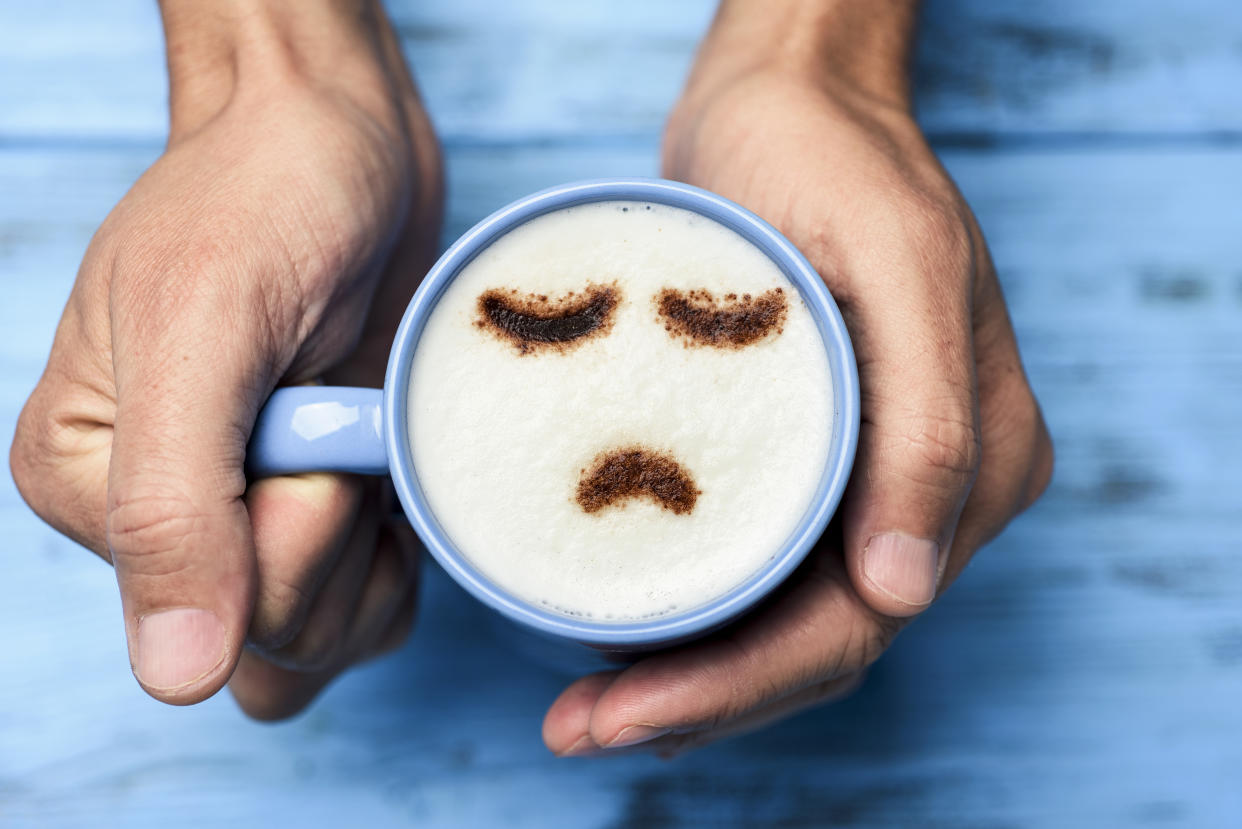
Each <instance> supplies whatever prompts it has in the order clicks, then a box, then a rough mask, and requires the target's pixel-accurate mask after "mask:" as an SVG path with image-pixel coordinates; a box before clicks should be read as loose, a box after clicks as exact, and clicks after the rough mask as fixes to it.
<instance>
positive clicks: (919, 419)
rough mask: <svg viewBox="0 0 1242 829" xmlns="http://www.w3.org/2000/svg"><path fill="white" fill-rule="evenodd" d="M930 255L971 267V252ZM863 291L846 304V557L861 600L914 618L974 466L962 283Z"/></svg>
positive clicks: (966, 299)
mask: <svg viewBox="0 0 1242 829" xmlns="http://www.w3.org/2000/svg"><path fill="white" fill-rule="evenodd" d="M927 256H930V257H931V258H932V260H933V261H935V262H937V263H939V264H940V267H944V268H954V269H959V270H958V272H960V273H962V274H967V273H969V272H970V271H969V269H970V262H969V252H968V251H966V252H965V253H962V252H960V251H955V250H949V251H942V252H939V253H938V254H937V253H936V252H934V251H933V252H931V253H928V254H927ZM902 264H903V263H902V262H901V261H900V260H898V262H897V266H900V265H902ZM916 266H921V267H926V263H919V262H917V261H911V262H909V263H908V265H907V267H909V268H911V269H912V270H910V271H908V273H913V274H915V275H916V276H917V274H919V271H918V270H914V268H915V267H916ZM946 283H948V284H951V285H955V286H957V287H955V288H952V289H950V290H947V291H946V290H945V289H944V288H942V287H940V286H942V285H943V284H946ZM959 283H960V284H959ZM868 287H869V289H871V288H872V287H873V286H870V285H869V286H868ZM872 293H873V296H871V297H869V300H868V302H867V303H865V304H863V305H862V306H860V307H856V308H854V309H853V319H854V322H855V325H854V329H853V330H852V332H851V333H852V334H853V335H854V342H855V347H856V350H857V353H858V361H859V363H858V368H859V381H860V386H861V393H862V422H861V426H860V429H859V436H858V439H859V444H858V454H857V458H856V461H855V465H854V473H853V476H852V477H851V479H850V485H849V488H848V489H847V491H846V495H845V499H844V502H843V505H842V506H843V517H844V535H845V555H846V562H847V565H848V567H849V572H850V577H851V579H852V581H853V583H854V587H855V589H856V590H857V591H858V594H859V595H860V596H861V597H862V598H863V600H864V601H866V602H867V604H868V605H870V606H871V607H872V608H873V609H874V610H876V611H877V612H879V613H883V614H885V615H889V616H911V615H914V614H916V613H918V612H920V611H921V610H923V609H924V608H926V607H927V606H928V605H929V604H930V603H931V602H932V600H933V599H934V598H935V596H936V592H937V587H938V582H939V575H940V572H941V569H942V566H943V563H944V558H945V556H944V554H945V553H947V552H948V550H949V548H950V545H951V544H952V540H953V532H954V528H955V527H956V524H957V519H958V515H959V514H960V512H961V509H962V505H963V503H964V502H965V500H966V496H967V494H968V493H969V492H970V488H971V485H972V483H973V481H974V477H975V473H976V471H977V468H978V462H979V455H980V446H979V437H978V414H977V406H976V398H975V391H974V389H975V378H974V353H973V348H972V331H971V320H970V285H969V282H968V281H967V279H966V278H965V276H963V278H962V279H960V280H955V279H952V278H948V279H945V278H942V275H940V274H937V275H936V278H934V279H922V278H921V277H917V278H911V277H909V276H903V278H902V279H899V280H896V281H894V282H893V283H892V284H888V283H885V282H884V281H883V280H880V281H879V282H878V283H877V284H876V285H875V286H874V290H872Z"/></svg>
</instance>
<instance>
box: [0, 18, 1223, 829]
mask: <svg viewBox="0 0 1242 829" xmlns="http://www.w3.org/2000/svg"><path fill="white" fill-rule="evenodd" d="M394 6H395V12H396V16H397V19H398V21H399V24H400V27H401V31H402V34H403V37H404V39H405V42H406V45H407V50H408V51H409V53H410V55H411V57H412V59H413V61H414V63H415V64H416V65H417V67H418V69H419V71H420V74H421V76H422V81H423V83H424V85H425V86H426V87H427V90H428V97H429V99H430V100H431V102H432V105H433V109H434V110H435V113H436V116H437V119H438V121H439V123H440V124H441V126H442V127H443V128H444V129H446V130H447V132H448V135H449V138H448V148H449V185H450V201H449V220H448V227H447V229H446V234H445V235H446V239H452V238H455V236H456V235H457V234H459V233H460V232H462V231H463V230H465V229H466V228H467V227H469V226H470V225H471V224H472V223H473V222H475V221H476V220H478V219H479V218H481V217H482V216H484V215H486V214H487V213H488V212H490V211H491V210H493V209H494V208H496V207H497V206H499V205H501V204H503V203H504V202H506V201H508V200H510V199H512V198H515V197H517V196H520V195H523V194H525V193H528V192H531V191H533V190H535V189H537V188H539V187H542V186H545V185H549V184H554V183H558V182H561V181H565V180H569V179H574V178H584V177H594V176H603V175H614V174H636V173H637V174H649V173H653V172H654V171H655V169H656V150H657V135H658V129H659V124H660V120H661V118H662V113H663V109H664V107H665V106H666V105H667V103H668V102H669V101H670V100H671V98H672V96H673V95H675V93H676V89H677V86H678V85H679V83H680V77H681V73H682V72H683V71H684V68H685V66H686V64H687V61H688V60H689V52H690V49H691V48H692V45H693V41H694V39H695V37H696V36H697V33H698V31H699V30H700V29H701V28H702V26H703V25H704V23H705V21H706V19H707V16H708V14H709V11H710V4H709V3H708V2H706V1H705V0H702V1H700V0H694V2H684V3H676V4H673V3H666V2H657V0H643V2H635V3H629V4H623V5H621V6H619V5H616V4H612V5H597V4H586V3H577V4H574V3H556V2H552V0H542V2H525V3H520V4H519V3H514V4H506V3H485V2H483V0H456V2H454V3H444V2H414V0H410V2H403V3H398V4H394ZM1162 9H1163V11H1161V10H1162ZM1240 23H1242V11H1240V10H1239V9H1238V7H1237V5H1236V4H1235V3H1226V2H1207V0H1200V1H1199V2H1190V3H1184V4H1180V5H1179V6H1178V9H1177V11H1176V13H1170V12H1169V11H1168V8H1167V5H1166V4H1158V3H1155V2H1147V0H1144V1H1143V2H1133V3H1126V4H1118V3H1093V4H1083V3H1071V2H1068V0H1061V1H1058V2H1051V0H1049V1H1048V2H1031V3H1024V4H998V3H991V2H987V0H973V1H972V2H965V0H962V1H961V2H947V1H946V2H931V3H930V4H929V10H928V26H929V29H928V34H927V36H926V37H925V38H924V40H923V47H922V48H923V53H922V57H921V59H920V67H921V72H922V75H923V79H924V80H923V82H922V86H921V89H922V95H921V100H922V102H923V118H924V120H925V123H927V124H928V125H929V126H931V127H932V128H934V129H935V130H937V131H938V133H937V134H938V135H939V142H938V144H939V146H940V148H941V150H942V155H943V157H944V159H945V162H946V164H947V166H948V167H949V169H950V171H951V172H952V173H953V175H954V176H955V177H956V178H957V180H958V181H959V183H960V185H961V187H962V189H963V190H964V192H965V193H966V195H967V197H968V198H969V200H970V201H971V203H972V204H973V205H974V207H975V208H976V211H977V212H978V214H979V217H980V220H981V222H982V224H983V226H984V230H985V232H986V233H987V235H988V238H989V240H990V242H991V245H992V248H993V252H994V254H995V257H996V260H997V264H998V267H999V270H1000V273H1001V278H1002V281H1003V283H1004V286H1005V290H1006V293H1007V296H1008V299H1009V303H1010V307H1011V311H1012V315H1013V318H1014V322H1015V325H1016V328H1017V330H1018V334H1019V338H1020V340H1021V343H1022V346H1023V350H1024V355H1025V358H1026V363H1027V368H1028V371H1029V373H1030V376H1031V379H1032V382H1033V384H1034V386H1035V388H1036V391H1037V393H1038V395H1039V397H1040V400H1041V402H1042V404H1043V406H1044V409H1045V413H1046V415H1047V418H1048V421H1049V423H1050V426H1051V428H1052V431H1053V433H1054V436H1055V439H1056V442H1057V448H1058V467H1057V473H1056V477H1055V479H1054V482H1053V486H1052V488H1051V490H1050V491H1049V493H1048V495H1047V497H1046V498H1045V499H1044V500H1043V501H1042V502H1041V503H1040V504H1039V505H1038V506H1037V508H1036V509H1035V510H1033V511H1032V512H1031V513H1029V514H1028V515H1026V516H1024V517H1023V518H1021V519H1020V520H1019V521H1018V522H1016V523H1015V524H1014V525H1013V526H1012V527H1011V528H1010V529H1009V530H1008V531H1007V532H1006V533H1005V534H1004V535H1003V536H1002V537H1001V538H1000V539H998V540H997V541H996V542H995V543H994V544H992V545H991V547H990V548H988V549H987V550H986V551H984V552H983V553H981V554H980V556H979V557H978V558H977V559H976V562H975V563H974V564H973V565H972V566H971V567H970V568H969V569H968V570H967V572H966V573H965V574H964V576H963V577H962V579H961V580H960V582H959V583H958V584H957V585H956V586H955V587H954V588H953V589H952V590H951V591H950V592H949V594H948V595H947V596H946V597H945V598H944V600H943V601H942V602H940V603H939V604H938V605H937V606H936V607H935V608H934V609H933V610H932V611H930V612H929V613H928V614H927V615H926V616H925V618H923V619H921V620H920V621H919V622H918V623H917V624H916V625H914V626H913V627H911V628H910V629H909V630H908V631H907V632H906V633H904V634H903V635H902V637H901V638H900V639H899V640H898V642H897V644H896V645H895V646H894V647H893V649H892V650H891V651H890V652H889V654H888V655H887V656H886V657H885V658H884V659H883V660H882V661H881V663H880V664H879V665H878V666H877V668H876V669H875V670H874V672H873V673H872V676H871V677H870V678H869V680H868V682H867V683H866V685H865V686H864V688H863V690H862V691H861V692H860V693H859V694H858V695H857V696H856V697H854V698H852V699H851V700H848V701H846V702H844V703H842V704H839V705H837V706H834V707H831V708H826V709H822V710H819V711H816V712H813V713H810V714H806V715H803V716H801V717H799V718H797V719H795V720H793V721H791V722H787V723H785V724H782V725H779V726H777V727H775V728H772V729H769V730H767V731H765V732H763V733H761V734H758V735H753V736H750V737H745V738H740V739H737V740H733V741H731V742H728V743H725V744H722V745H720V746H717V747H714V748H709V749H706V750H704V751H701V752H699V753H697V754H692V755H690V756H688V757H686V758H684V759H682V760H680V761H677V762H676V763H673V764H666V763H663V762H660V761H657V760H652V759H645V758H640V757H623V758H612V759H610V760H605V761H597V762H567V761H557V760H554V759H553V758H551V757H549V756H547V755H546V753H545V751H544V749H543V748H542V745H541V743H540V740H539V721H540V718H541V717H542V713H543V711H544V709H545V707H546V705H547V704H548V703H549V702H550V701H551V700H552V699H553V698H554V696H555V695H556V693H557V691H558V690H559V688H560V687H561V685H562V680H561V678H559V677H557V676H555V675H553V674H549V673H547V672H544V671H543V670H541V669H538V668H536V667H533V666H532V665H530V664H528V663H526V662H525V661H523V660H522V659H521V658H520V657H519V656H517V655H515V653H514V652H513V651H512V649H511V648H509V646H508V645H506V644H504V643H503V642H501V641H498V640H497V639H496V638H495V636H494V635H493V633H492V632H491V629H490V626H491V624H492V623H491V617H489V616H488V614H487V613H485V612H484V610H483V609H482V608H481V606H479V605H477V604H476V603H474V602H473V601H472V600H469V599H468V598H467V597H465V596H464V594H462V593H461V591H459V590H458V589H457V588H456V587H455V586H453V585H451V584H450V583H448V581H447V579H446V578H445V577H444V576H442V575H441V574H439V572H438V571H437V570H435V569H434V568H432V567H429V568H427V586H426V589H425V591H424V592H425V601H424V606H423V609H422V618H421V622H420V625H419V627H418V630H417V632H416V634H415V637H414V639H413V640H412V641H411V643H410V644H409V645H408V646H407V647H406V648H405V649H404V650H403V651H402V652H400V653H399V654H397V655H395V656H393V657H391V658H388V659H386V660H383V661H381V662H378V663H375V664H373V665H370V666H368V667H366V668H364V669H361V670H359V671H357V672H355V673H353V674H351V675H350V676H348V677H346V678H344V679H342V680H341V681H339V682H338V683H337V684H336V685H335V686H334V687H333V688H332V689H330V690H329V691H328V693H327V694H326V695H325V697H324V698H323V699H322V700H321V701H320V702H318V703H317V704H316V705H315V706H314V707H313V708H312V709H311V710H310V711H309V712H308V713H307V714H306V715H304V716H303V717H301V718H299V719H297V720H295V721H294V722H291V723H285V724H281V725H276V726H261V725H256V724H254V723H252V722H250V721H248V720H246V719H245V718H244V717H243V716H242V715H241V714H240V713H239V712H238V710H237V709H236V706H235V705H234V704H233V703H232V702H231V700H230V699H229V698H228V697H227V696H226V695H224V696H220V697H218V698H216V699H213V700H211V701H209V702H207V703H205V704H203V705H201V706H197V707H194V708H191V709H173V708H168V707H165V706H162V705H160V704H158V703H155V702H153V701H151V700H150V699H148V698H147V697H146V696H145V695H144V694H143V693H142V692H141V691H140V689H139V688H138V687H137V685H136V684H135V683H134V682H133V680H132V678H131V677H130V676H129V673H128V670H127V665H126V655H125V646H124V640H123V635H122V629H121V619H120V608H119V602H118V600H117V596H116V587H115V582H114V579H113V577H112V573H111V571H110V570H109V569H108V568H107V567H106V566H105V565H103V564H101V563H100V562H98V561H97V560H96V559H94V557H93V556H91V555H90V554H88V553H86V552H84V551H82V550H80V549H78V548H76V547H75V546H74V545H72V544H71V543H69V542H67V541H65V540H64V539H62V538H60V537H59V536H57V535H56V534H54V533H53V532H52V531H50V530H49V529H47V528H46V527H44V526H43V525H42V524H41V523H40V522H39V521H38V520H37V519H36V518H35V517H34V516H33V515H32V514H31V513H30V512H29V511H28V510H27V509H26V507H25V506H24V504H22V503H21V501H20V498H19V497H18V495H17V493H16V491H15V490H14V488H13V486H12V483H11V482H10V481H8V480H7V478H4V479H3V480H0V528H3V531H4V538H5V544H4V550H3V555H4V558H3V564H0V574H2V577H0V631H3V632H4V634H5V645H6V646H5V647H4V648H3V650H0V826H4V827H6V828H7V827H40V829H45V828H51V829H55V828H56V827H78V826H134V827H155V826H167V825H177V826H186V827H199V826H203V827H206V826H213V827H214V826H222V825H230V826H250V825H266V824H272V823H276V824H290V825H308V826H318V825H324V826H338V825H348V826H355V825H361V826H406V825H417V826H422V827H463V826H466V827H469V826H482V827H494V826H514V827H525V826H530V827H551V826H572V827H588V828H591V827H600V829H603V828H604V827H612V828H613V829H621V828H622V827H626V828H628V827H643V828H644V829H647V828H649V827H682V826H686V827H691V826H705V825H710V826H722V827H748V826H783V827H820V826H828V825H832V826H849V827H887V826H893V827H905V826H912V825H917V826H933V827H934V826H943V827H1058V829H1059V827H1076V826H1083V827H1098V826H1184V827H1211V828H1213V829H1214V828H1215V827H1231V826H1238V825H1242V772H1240V771H1239V769H1242V741H1240V740H1239V735H1242V708H1240V706H1239V704H1238V701H1239V699H1242V601H1240V600H1239V596H1240V595H1242V555H1240V553H1242V549H1240V548H1242V541H1240V539H1242V507H1240V506H1239V496H1238V493H1239V482H1240V480H1242V476H1240V475H1239V472H1238V470H1239V469H1242V437H1240V436H1239V424H1240V423H1242V392H1240V391H1239V389H1240V388H1242V339H1240V338H1239V332H1240V331H1242V242H1240V241H1239V234H1238V231H1237V228H1238V222H1239V216H1240V215H1242V214H1240V207H1242V206H1240V204H1239V196H1238V191H1237V184H1238V182H1239V181H1242V148H1239V147H1238V146H1236V144H1235V143H1234V142H1233V141H1232V139H1230V138H1229V135H1231V134H1232V132H1231V131H1236V130H1238V129H1239V128H1240V127H1242V124H1240V123H1239V118H1242V106H1239V103H1240V102H1239V98H1238V95H1239V91H1238V90H1239V85H1238V84H1237V83H1236V78H1237V76H1238V68H1239V62H1240V61H1242V48H1240V41H1239V34H1238V31H1239V24H1240ZM566 65H572V66H574V67H577V71H575V72H566V71H565V69H564V67H565V66H566ZM162 90H163V78H162V67H161V62H160V57H159V44H158V28H157V27H156V25H155V18H154V16H153V12H152V10H151V9H150V8H149V7H148V6H147V5H146V3H145V2H131V0H125V2H122V1H121V0H116V2H114V3H110V4H107V6H106V8H105V5H104V4H88V3H85V2H82V0H75V2H68V0H62V1H61V2H55V3H41V4H8V5H6V6H4V7H3V8H2V9H0V286H2V287H3V289H4V301H3V302H0V331H3V335H0V439H2V440H3V442H4V443H6V444H7V442H8V440H9V438H10V436H11V433H12V428H13V424H14V422H15V420H16V417H17V413H18V411H19V408H20V406H21V403H22V401H23V399H24V397H25V395H26V393H27V392H28V391H29V389H30V387H31V386H32V385H33V384H34V382H35V381H36V379H37V377H38V375H39V372H40V371H41V368H42V364H43V361H44V359H45V357H46V354H47V349H48V347H49V345H50V342H51V335H52V331H53V329H54V326H55V323H56V320H57V318H58V316H59V313H60V308H61V305H62V304H63V302H64V299H65V297H66V295H67V293H68V290H69V286H70V284H71V283H72V280H73V276H74V272H75V270H76V267H77V263H78V261H79V259H80V257H81V253H82V251H83V250H84V248H85V246H86V243H87V241H88V240H89V238H90V235H91V233H92V232H93V231H94V228H95V227H96V226H97V224H98V223H99V221H100V220H101V219H102V218H103V216H104V215H105V214H106V212H107V211H108V209H109V208H110V207H111V205H112V204H113V203H114V202H115V201H116V199H118V198H119V197H120V196H121V195H122V194H123V193H124V192H125V190H126V188H127V187H128V186H129V185H130V183H131V182H132V181H133V180H134V179H135V178H136V177H137V175H138V174H139V173H140V172H141V170H142V169H143V168H144V167H145V166H146V165H147V164H148V163H150V161H151V160H153V159H154V157H155V156H156V154H157V153H158V152H159V144H160V140H161V136H162V132H163V103H162V100H161V96H162V94H163V93H162ZM1124 135H1129V136H1131V138H1130V139H1127V140H1120V139H1118V138H1117V136H1124ZM1110 136H1111V137H1110ZM1161 136H1163V138H1160V140H1152V139H1153V137H1161ZM1016 139H1020V140H1016Z"/></svg>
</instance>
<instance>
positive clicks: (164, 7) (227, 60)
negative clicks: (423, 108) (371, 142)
mask: <svg viewBox="0 0 1242 829" xmlns="http://www.w3.org/2000/svg"><path fill="white" fill-rule="evenodd" d="M160 10H161V14H162V16H163V20H164V35H165V41H166V52H167V60H168V77H169V117H170V140H175V139H176V138H177V137H178V136H181V135H185V134H188V133H190V132H193V131H194V130H196V129H197V128H198V127H199V126H201V125H202V124H204V123H206V122H207V121H209V120H211V119H212V118H213V117H215V116H216V115H217V114H219V113H220V112H221V111H223V110H224V109H225V107H227V106H228V105H229V104H230V102H232V101H234V100H236V99H237V98H238V97H239V96H240V95H241V94H242V93H243V92H250V93H258V94H259V95H262V94H263V93H264V91H265V90H287V89H289V88H290V87H291V86H299V85H300V86H304V87H314V88H319V89H325V88H327V89H332V90H333V91H335V92H339V93H342V94H344V95H345V96H346V97H347V98H348V99H350V100H351V101H353V102H354V103H355V104H358V105H360V106H362V107H363V108H364V109H366V110H367V111H368V112H369V113H370V114H371V115H372V116H373V117H375V118H376V119H377V120H378V121H379V122H380V123H381V125H384V126H393V127H394V128H396V127H397V124H396V123H395V120H396V119H398V118H399V117H400V113H401V109H402V103H403V99H404V97H406V95H405V93H408V94H409V95H413V86H412V83H411V82H410V79H409V76H408V73H407V70H406V68H405V64H404V60H403V59H402V57H401V53H400V49H399V47H398V46H397V42H396V39H395V37H394V36H393V35H392V31H391V29H390V27H389V24H388V20H387V18H386V16H385V15H384V11H383V8H382V6H381V5H380V3H379V2H378V0H340V1H339V2H324V0H309V2H308V1H307V0H213V2H211V3H202V2H199V0H161V2H160ZM390 120H391V121H394V123H392V124H389V123H388V122H389V121H390Z"/></svg>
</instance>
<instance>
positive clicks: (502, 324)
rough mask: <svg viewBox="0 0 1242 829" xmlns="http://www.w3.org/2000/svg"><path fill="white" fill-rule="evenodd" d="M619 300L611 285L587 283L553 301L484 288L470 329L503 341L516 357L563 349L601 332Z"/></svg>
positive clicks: (513, 291) (598, 335)
mask: <svg viewBox="0 0 1242 829" xmlns="http://www.w3.org/2000/svg"><path fill="white" fill-rule="evenodd" d="M620 301H621V292H620V290H619V289H618V288H617V286H616V285H615V284H614V285H588V286H587V288H586V290H584V291H569V292H568V293H566V294H563V295H561V296H559V297H549V296H548V295H547V294H536V293H523V292H521V291H518V290H517V289H516V288H507V289H504V288H490V289H488V290H486V291H484V292H483V293H482V294H480V295H479V301H478V317H477V319H476V320H475V326H476V327H478V328H480V329H482V330H485V331H489V332H491V333H492V334H494V335H495V336H497V337H499V338H500V339H502V340H504V341H506V342H508V343H509V344H511V345H512V346H513V347H514V348H516V349H517V351H518V353H519V354H530V353H532V352H535V351H564V350H566V349H567V348H569V347H571V346H573V345H577V344H578V343H579V342H581V341H583V340H586V339H588V338H591V337H601V336H604V335H605V334H607V333H608V330H609V329H610V328H611V327H612V321H613V312H614V311H615V310H616V308H617V305H618V304H619V303H620Z"/></svg>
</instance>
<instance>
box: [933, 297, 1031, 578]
mask: <svg viewBox="0 0 1242 829" xmlns="http://www.w3.org/2000/svg"><path fill="white" fill-rule="evenodd" d="M977 296H978V297H979V300H978V306H977V307H978V308H979V314H978V317H979V319H978V322H977V324H976V329H975V341H976V343H977V348H978V354H979V360H978V381H979V422H980V434H981V439H982V442H983V447H984V451H983V457H982V462H981V464H980V467H979V475H978V478H977V479H976V482H975V486H974V487H973V488H972V490H971V493H970V496H969V498H967V500H966V505H965V506H964V507H963V509H962V515H961V520H960V521H959V522H958V528H957V533H956V535H955V537H954V542H953V547H952V550H951V552H950V556H949V561H948V563H947V566H946V568H945V573H944V578H943V581H942V587H943V586H944V585H947V584H949V583H950V582H952V580H953V579H954V578H956V576H957V575H958V574H959V573H960V572H961V570H962V569H963V568H964V567H965V566H966V564H967V563H968V562H969V560H970V558H971V556H973V555H974V553H975V551H976V550H978V549H979V548H980V547H981V546H983V545H984V544H986V543H987V542H988V541H990V540H991V539H992V538H994V537H995V536H996V535H997V534H999V533H1000V531H1001V530H1002V529H1004V527H1005V525H1006V524H1008V523H1009V521H1010V520H1011V519H1012V518H1013V517H1014V516H1015V515H1017V514H1018V513H1019V512H1021V511H1022V510H1024V509H1026V508H1027V507H1029V506H1030V505H1031V504H1032V503H1033V502H1034V501H1035V499H1036V498H1038V497H1039V495H1040V494H1041V493H1042V492H1043V491H1044V489H1045V488H1046V487H1047V485H1048V481H1049V479H1050V478H1051V475H1052V464H1053V452H1052V441H1051V439H1050V437H1049V435H1048V428H1047V426H1046V425H1045V423H1044V418H1043V415H1042V413H1041V412H1040V410H1039V405H1038V403H1037V402H1036V400H1035V397H1034V395H1033V394H1032V392H1031V388H1030V385H1029V384H1028V382H1027V379H1026V376H1025V373H1024V371H1023V369H1022V361H1021V358H1020V357H1019V354H1018V345H1017V341H1016V339H1015V337H1014V333H1013V327H1012V324H1011V323H1010V320H1009V315H1008V313H1007V312H1006V310H1005V304H1004V300H1003V298H1002V296H1001V292H1000V285H999V283H997V282H996V280H995V278H994V277H988V278H987V279H986V281H985V282H984V284H983V285H982V287H981V288H980V289H979V290H978V291H977Z"/></svg>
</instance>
